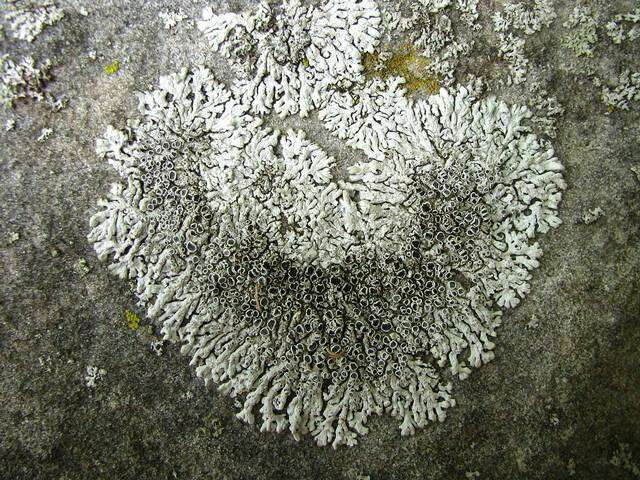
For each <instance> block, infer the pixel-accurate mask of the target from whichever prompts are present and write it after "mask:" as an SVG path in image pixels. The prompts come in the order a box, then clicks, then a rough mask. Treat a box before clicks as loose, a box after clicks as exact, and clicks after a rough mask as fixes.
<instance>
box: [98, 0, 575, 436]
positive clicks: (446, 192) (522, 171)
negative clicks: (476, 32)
mask: <svg viewBox="0 0 640 480" xmlns="http://www.w3.org/2000/svg"><path fill="white" fill-rule="evenodd" d="M289 5H290V6H296V5H297V6H298V7H297V8H302V7H300V5H299V4H297V3H294V2H290V3H289ZM327 5H330V6H331V9H329V7H327ZM363 5H367V6H368V7H367V10H363ZM370 5H373V4H370V3H368V2H366V1H364V2H355V1H351V2H349V1H346V0H345V1H341V2H336V1H330V2H328V3H326V4H325V5H324V6H321V7H318V8H309V9H307V10H304V12H306V13H304V12H302V11H298V13H296V9H295V8H294V9H293V10H290V11H289V13H281V14H279V15H278V16H276V17H274V18H271V19H270V20H269V25H279V27H278V28H276V29H275V30H270V28H271V27H266V26H263V27H260V28H257V27H256V26H255V25H256V22H257V21H258V19H259V18H263V17H261V16H259V17H257V18H254V16H255V14H226V15H223V16H215V15H213V14H212V13H211V12H209V11H206V12H205V21H204V22H205V23H206V26H205V28H203V30H204V31H205V33H206V34H207V35H209V36H211V35H213V36H214V37H215V38H216V39H217V40H216V42H217V45H218V46H220V45H221V44H225V43H226V42H232V41H237V40H238V39H239V38H240V37H242V36H243V35H245V33H246V32H247V31H249V32H254V35H255V37H256V38H258V39H259V41H260V42H262V44H261V45H262V47H263V48H262V47H261V50H260V56H261V58H263V60H262V65H263V67H262V70H258V71H255V72H253V74H252V75H253V77H251V76H249V77H248V79H245V80H243V82H245V83H242V82H241V83H240V87H238V86H236V87H234V88H232V89H227V88H226V87H224V86H223V85H222V84H221V83H219V82H217V81H216V80H215V79H214V78H213V76H212V75H211V73H210V71H209V70H207V69H206V68H203V67H200V68H196V69H194V70H193V71H192V72H189V71H187V70H182V71H181V72H180V73H178V74H174V75H168V76H165V77H161V79H160V83H159V88H158V89H156V90H153V91H150V92H146V93H142V94H140V95H139V113H140V120H139V121H137V122H135V123H131V124H130V126H129V127H128V128H127V129H126V130H125V131H119V130H116V129H114V128H111V127H110V128H109V129H108V130H107V132H106V133H105V135H104V137H103V138H102V139H100V140H99V141H98V143H97V152H98V154H100V155H101V156H103V157H105V158H106V159H107V160H108V161H109V162H110V164H111V165H113V167H114V168H115V169H116V170H117V171H118V173H119V174H120V175H121V177H122V178H123V180H124V183H123V184H115V185H114V186H113V187H112V189H111V193H110V195H109V196H108V197H107V198H106V199H105V200H101V201H100V203H99V205H100V207H101V209H100V210H99V211H98V212H97V213H96V214H95V215H94V216H93V217H92V218H91V228H92V230H91V232H90V233H89V236H88V238H89V240H90V241H91V242H92V243H93V244H94V247H95V250H96V252H97V254H98V256H99V258H100V259H102V260H105V259H107V258H110V259H111V266H110V269H111V271H112V272H113V273H115V274H117V275H118V276H120V277H121V278H123V279H128V280H131V281H133V282H134V284H135V285H136V294H137V296H138V298H139V300H140V304H141V305H142V306H146V307H147V315H148V316H149V317H150V318H154V319H156V320H157V321H158V322H159V323H160V324H161V325H162V334H163V335H164V339H165V340H171V341H180V342H182V343H183V347H182V351H183V352H184V353H185V354H188V355H190V356H191V358H192V361H191V363H192V365H194V367H195V368H196V372H197V374H198V375H199V376H201V377H202V378H204V380H205V381H206V382H213V383H215V384H217V385H218V388H219V389H220V391H222V392H224V393H228V394H229V395H231V396H232V397H239V398H241V399H242V400H241V403H242V409H241V411H240V413H239V414H238V417H239V418H241V419H242V420H244V421H247V422H249V423H253V422H255V421H256V413H260V416H261V421H262V425H261V430H263V431H278V432H279V431H283V430H285V429H288V430H290V431H291V433H292V434H293V436H294V437H295V438H296V439H298V438H300V436H301V435H304V434H311V435H313V436H314V438H315V439H316V441H317V443H318V444H319V445H327V444H331V445H333V446H334V447H336V446H338V445H340V444H347V445H354V444H355V443H356V442H357V436H358V435H363V434H365V433H366V432H367V431H368V429H367V427H366V421H367V419H368V417H369V416H370V415H372V414H374V413H375V414H382V413H388V414H390V415H392V416H394V417H396V418H398V420H399V423H400V429H401V433H402V434H403V435H407V434H412V433H414V431H415V430H416V428H421V427H424V426H425V425H426V424H427V423H428V422H429V421H434V420H440V421H441V420H443V419H444V418H445V415H446V409H447V408H449V407H451V406H453V405H455V400H454V399H453V397H452V396H451V389H452V386H451V383H450V382H449V381H447V380H446V379H445V378H444V376H445V375H446V373H445V372H444V370H445V369H446V370H448V371H449V372H450V374H452V375H454V376H457V377H459V378H461V379H464V378H466V377H467V376H468V375H469V374H470V372H471V368H472V367H479V366H480V365H482V364H484V363H486V362H488V361H490V360H492V359H493V357H494V354H493V348H494V343H493V341H492V339H493V337H495V335H496V328H497V327H498V326H499V325H500V323H501V318H502V310H503V309H506V308H510V307H514V306H516V305H517V304H518V303H519V302H520V299H521V298H523V297H524V296H525V295H526V294H527V293H528V291H529V279H530V271H531V270H533V269H534V268H536V267H537V266H538V260H539V258H540V256H541V254H542V252H541V250H540V247H539V246H538V243H537V242H535V237H536V235H537V234H539V233H545V232H547V231H548V230H549V229H550V228H551V227H554V226H556V225H558V224H559V223H560V220H559V218H558V217H557V216H556V211H557V207H558V202H559V201H560V196H561V190H562V189H563V188H564V182H563V179H562V175H561V170H562V166H561V164H560V163H559V162H558V160H557V159H556V158H555V155H554V152H553V149H552V147H551V146H550V144H549V143H548V142H546V141H544V140H542V139H540V138H538V137H536V136H535V135H533V134H532V133H531V132H530V131H529V128H528V127H527V126H526V125H525V123H526V120H527V119H528V118H529V117H530V115H531V114H530V112H529V111H528V109H526V108H525V107H519V106H511V107H510V106H508V105H507V104H505V103H504V102H501V101H499V100H497V99H495V98H488V99H484V100H477V99H475V98H474V97H473V95H472V94H471V93H470V92H469V91H468V90H467V89H465V88H457V89H453V90H451V91H446V90H441V91H440V93H438V94H436V95H432V96H431V97H429V98H428V99H426V100H419V101H415V102H414V101H412V100H410V99H408V98H407V96H406V94H405V92H404V90H403V89H402V83H401V80H400V79H398V78H389V79H388V80H385V81H383V80H380V79H378V80H371V81H367V80H365V79H363V78H360V77H359V75H360V73H359V70H358V69H357V68H356V69H353V70H345V71H343V72H342V75H343V78H344V79H346V80H349V79H350V75H351V76H352V78H351V80H353V82H352V83H350V84H348V85H347V84H346V83H339V84H334V83H331V81H330V80H329V78H328V77H326V78H325V77H324V76H323V75H324V73H323V72H324V70H322V69H318V68H317V64H314V63H313V62H312V61H311V60H312V58H313V56H312V55H309V52H310V51H311V50H312V48H311V46H312V45H319V44H320V43H318V42H320V39H325V40H326V38H325V37H324V36H325V33H326V32H325V30H324V29H323V27H322V26H323V25H325V26H326V25H328V24H331V25H332V28H333V29H334V30H335V31H334V33H333V35H332V36H331V38H333V39H341V40H339V41H341V42H346V43H350V46H348V45H346V44H345V45H341V47H342V49H341V52H342V53H344V52H347V51H351V52H352V53H349V54H348V55H350V56H351V57H353V58H355V57H357V56H358V55H360V54H361V53H362V52H364V51H366V50H367V49H369V48H372V47H373V46H374V45H375V41H374V40H373V38H375V37H374V36H371V37H367V38H368V39H367V40H366V41H365V42H364V43H359V42H358V40H357V39H358V38H359V37H358V35H355V34H354V33H353V31H352V30H351V26H352V25H354V24H360V23H361V22H364V23H363V24H362V25H361V27H363V28H364V26H366V25H367V24H368V22H369V21H370V20H371V19H376V18H378V17H379V15H378V13H377V9H375V8H374V7H372V6H370ZM333 7H335V8H333ZM338 7H339V8H338ZM262 8H263V9H265V11H268V7H266V6H263V7H262ZM252 15H253V16H252ZM265 15H267V13H265ZM283 15H284V17H283ZM291 15H293V17H291ZM296 15H297V16H296ZM307 15H308V16H309V17H308V20H313V22H315V23H316V24H317V25H316V24H314V23H307V24H304V23H301V25H304V28H303V29H302V30H303V31H306V32H316V33H312V34H311V39H310V40H309V42H310V43H306V42H305V45H306V47H305V48H307V54H305V56H304V57H303V56H300V57H299V58H298V60H297V63H296V61H294V60H292V59H291V58H292V57H287V58H288V59H287V60H286V61H284V60H283V59H282V58H279V57H277V56H276V55H275V54H274V52H273V49H274V48H276V47H277V48H285V47H286V48H298V47H297V46H296V45H298V44H297V43H296V44H295V45H289V43H288V42H287V39H289V40H290V41H291V42H294V43H295V39H296V38H298V36H296V35H293V34H292V33H291V32H290V31H289V30H287V33H286V35H285V36H284V37H283V36H282V35H281V34H282V29H283V28H284V29H285V30H286V29H290V28H291V27H292V24H291V22H292V20H291V18H296V19H298V20H296V21H300V22H303V20H304V19H305V18H307ZM283 18H284V19H283ZM345 18H348V19H349V22H345V21H344V19H345ZM238 25H243V26H242V28H240V29H238ZM356 31H360V30H356ZM367 31H368V30H367ZM243 32H245V33H243ZM315 36H318V38H317V39H314V38H315ZM282 42H284V45H283V43H282ZM314 42H315V43H314ZM274 45H275V46H274ZM252 48H253V47H252ZM356 51H358V52H360V53H355V52H356ZM307 62H308V64H309V67H308V69H307V67H306V66H305V65H306V64H307ZM300 65H302V66H305V69H303V70H297V68H299V66H300ZM314 65H315V66H314ZM336 65H337V66H340V65H341V64H340V63H339V62H337V63H335V64H334V65H333V66H332V67H331V68H334V67H336ZM340 68H343V67H340ZM301 71H304V72H306V73H305V75H310V76H312V77H311V78H313V80H312V82H313V84H314V85H315V86H314V89H316V92H317V94H318V95H320V100H318V101H316V100H313V101H309V99H308V98H307V99H306V100H303V99H302V96H303V94H300V93H296V92H300V90H299V89H297V87H296V88H293V87H291V85H292V84H287V85H286V86H285V87H281V83H282V82H284V81H285V80H284V79H285V78H289V77H286V75H285V76H282V75H283V74H282V72H301ZM332 71H333V72H335V70H332ZM292 75H293V74H292ZM274 82H275V83H274ZM278 82H280V83H278ZM248 85H251V87H248ZM267 85H277V88H276V87H274V88H273V89H271V90H270V92H271V93H269V94H265V92H266V90H265V88H266V86H267ZM254 87H255V88H254ZM269 88H271V87H269ZM284 92H288V93H286V94H285V93H284ZM285 95H288V96H289V99H290V100H287V101H286V102H284V103H282V102H280V100H281V99H282V98H284V96H285ZM296 95H298V96H297V97H296ZM258 97H260V98H261V99H262V100H264V101H262V103H260V106H259V108H257V109H256V108H255V103H254V101H253V100H252V99H255V98H258ZM294 98H295V102H297V103H298V106H299V108H298V107H294V106H293V104H292V103H288V102H290V101H294V100H292V99H294ZM309 98H310V97H309ZM304 102H307V103H306V106H305V107H304V108H303V107H302V106H300V104H301V103H304ZM310 109H315V110H317V112H318V118H319V120H320V121H321V122H322V124H323V125H324V126H325V127H326V128H327V130H328V131H329V132H332V134H334V135H336V136H337V137H338V138H339V139H342V140H343V141H345V142H346V144H347V145H349V146H350V147H352V148H354V149H358V150H361V151H362V152H364V154H365V155H366V157H367V158H366V160H363V161H361V162H359V163H357V164H355V165H353V166H351V167H349V168H348V170H347V176H346V178H345V179H343V180H338V179H336V178H334V174H333V166H334V164H335V162H336V160H335V159H334V158H332V157H331V156H329V155H327V154H326V153H325V152H324V151H323V150H322V148H320V147H319V146H317V145H316V144H314V143H313V142H312V141H310V140H309V139H308V138H307V137H306V135H305V134H304V133H303V132H301V131H293V130H291V131H287V132H279V131H273V130H270V129H268V128H266V127H264V126H263V124H262V121H261V119H260V118H258V117H257V116H256V115H258V114H263V113H269V112H271V111H276V112H277V113H279V114H281V115H290V114H293V113H296V112H297V113H298V114H304V113H309V111H310Z"/></svg>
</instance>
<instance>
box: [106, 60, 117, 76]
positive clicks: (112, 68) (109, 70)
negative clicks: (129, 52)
mask: <svg viewBox="0 0 640 480" xmlns="http://www.w3.org/2000/svg"><path fill="white" fill-rule="evenodd" d="M119 70H120V61H119V60H114V61H113V62H111V63H110V64H109V65H105V66H104V73H106V74H107V75H114V74H116V73H118V71H119Z"/></svg>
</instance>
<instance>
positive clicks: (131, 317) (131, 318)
mask: <svg viewBox="0 0 640 480" xmlns="http://www.w3.org/2000/svg"><path fill="white" fill-rule="evenodd" d="M124 319H125V320H126V322H127V327H129V328H130V329H131V330H137V329H138V327H139V326H140V317H139V316H138V315H136V314H135V313H134V312H132V311H131V310H125V311H124Z"/></svg>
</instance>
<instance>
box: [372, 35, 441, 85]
mask: <svg viewBox="0 0 640 480" xmlns="http://www.w3.org/2000/svg"><path fill="white" fill-rule="evenodd" d="M429 63H430V62H429V59H427V58H425V57H423V56H422V55H420V54H419V53H417V52H416V50H415V48H413V46H412V45H410V44H406V45H403V46H402V47H401V48H400V50H398V51H396V52H394V53H393V54H392V55H391V57H389V58H388V59H386V60H382V59H381V55H380V53H379V52H373V53H365V54H364V56H363V58H362V67H363V69H364V74H365V76H366V77H367V78H374V77H378V78H382V79H383V80H384V79H387V78H389V77H403V78H404V79H405V83H404V88H405V89H407V90H408V91H410V92H413V91H417V90H422V91H425V92H427V93H428V94H430V95H431V94H434V93H437V92H438V91H439V90H440V82H439V81H438V79H437V78H436V77H434V76H433V75H432V73H431V72H430V71H429Z"/></svg>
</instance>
